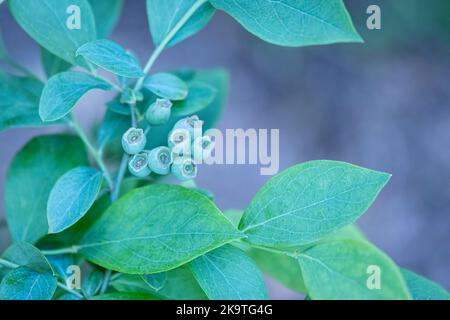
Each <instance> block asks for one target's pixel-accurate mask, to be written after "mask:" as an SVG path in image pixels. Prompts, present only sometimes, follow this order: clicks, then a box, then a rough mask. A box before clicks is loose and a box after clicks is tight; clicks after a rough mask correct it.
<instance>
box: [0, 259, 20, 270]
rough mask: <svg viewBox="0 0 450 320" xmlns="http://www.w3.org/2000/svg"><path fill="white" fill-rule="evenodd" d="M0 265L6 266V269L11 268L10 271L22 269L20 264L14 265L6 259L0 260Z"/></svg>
mask: <svg viewBox="0 0 450 320" xmlns="http://www.w3.org/2000/svg"><path fill="white" fill-rule="evenodd" d="M0 265H2V266H4V267H6V268H10V269H15V268H18V267H20V266H19V265H18V264H16V263H13V262H11V261H8V260H5V259H2V258H0Z"/></svg>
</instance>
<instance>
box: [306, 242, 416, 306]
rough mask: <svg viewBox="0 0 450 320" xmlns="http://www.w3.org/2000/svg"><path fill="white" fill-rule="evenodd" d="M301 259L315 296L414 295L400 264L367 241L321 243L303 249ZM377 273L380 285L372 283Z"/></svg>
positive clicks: (367, 297) (404, 296) (394, 297)
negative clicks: (376, 285)
mask: <svg viewBox="0 0 450 320" xmlns="http://www.w3.org/2000/svg"><path fill="white" fill-rule="evenodd" d="M298 261H299V263H300V267H301V270H302V275H303V279H304V281H305V285H306V288H307V290H308V296H310V297H311V299H313V300H328V299H338V300H344V299H345V300H347V299H358V300H365V299H369V300H378V299H382V300H388V299H389V300H390V299H394V300H398V299H400V300H402V299H410V298H411V296H410V294H409V291H408V288H407V287H406V283H405V281H404V279H403V277H402V275H401V273H400V271H399V269H398V268H397V266H396V265H395V264H394V263H393V262H392V260H391V259H390V258H389V257H387V256H386V255H385V254H384V253H382V252H381V251H379V250H378V249H377V248H375V247H374V246H373V245H371V244H369V243H368V242H366V241H357V240H340V241H334V242H328V243H323V244H319V245H317V246H314V247H312V248H311V249H308V250H306V251H304V252H302V253H301V254H300V255H299V258H298ZM371 270H378V273H375V272H377V271H375V272H374V271H371ZM377 276H379V277H380V278H379V281H380V282H379V284H380V286H379V288H378V287H372V286H371V277H377Z"/></svg>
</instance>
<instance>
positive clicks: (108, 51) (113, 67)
mask: <svg viewBox="0 0 450 320" xmlns="http://www.w3.org/2000/svg"><path fill="white" fill-rule="evenodd" d="M78 55H80V56H83V57H84V58H85V59H86V60H87V61H89V62H92V63H93V64H95V65H96V66H99V67H100V68H102V69H105V70H107V71H109V72H112V73H114V74H117V75H119V76H122V77H127V78H140V77H142V76H144V73H143V72H142V69H141V67H140V66H139V62H138V61H137V59H136V58H135V57H134V55H132V54H130V53H129V52H127V51H125V49H124V48H122V47H121V46H120V45H118V44H117V43H115V42H113V41H110V40H96V41H93V42H89V43H86V44H84V45H83V46H81V47H80V48H79V49H78V50H77V56H78Z"/></svg>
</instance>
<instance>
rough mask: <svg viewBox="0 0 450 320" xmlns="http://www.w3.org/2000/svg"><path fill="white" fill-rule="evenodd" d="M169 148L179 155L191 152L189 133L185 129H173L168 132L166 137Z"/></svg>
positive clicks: (186, 154)
mask: <svg viewBox="0 0 450 320" xmlns="http://www.w3.org/2000/svg"><path fill="white" fill-rule="evenodd" d="M167 140H168V141H167V143H168V145H169V148H171V149H172V152H173V153H174V154H175V155H176V156H179V157H182V156H188V155H190V154H191V135H190V134H189V131H188V130H186V129H174V130H172V131H171V132H170V133H169V137H168V139H167Z"/></svg>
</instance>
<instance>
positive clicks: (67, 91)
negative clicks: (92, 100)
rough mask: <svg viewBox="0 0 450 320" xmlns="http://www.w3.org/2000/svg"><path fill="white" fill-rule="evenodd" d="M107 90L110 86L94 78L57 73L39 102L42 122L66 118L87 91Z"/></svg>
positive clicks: (83, 74)
mask: <svg viewBox="0 0 450 320" xmlns="http://www.w3.org/2000/svg"><path fill="white" fill-rule="evenodd" d="M93 89H101V90H109V89H111V86H110V85H109V84H108V83H107V82H105V81H103V80H101V79H98V78H95V77H94V76H91V75H89V74H86V73H79V72H73V71H68V72H63V73H58V74H57V75H55V76H53V77H51V78H50V80H48V83H47V85H46V86H45V88H44V91H43V92H42V96H41V100H40V102H39V116H40V117H41V119H42V120H43V121H55V120H58V119H61V118H63V117H64V116H66V115H67V114H68V113H69V112H70V111H71V110H72V109H73V107H74V106H75V104H76V103H77V102H78V100H80V98H81V97H82V96H83V95H84V94H85V93H86V92H88V91H90V90H93Z"/></svg>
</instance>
